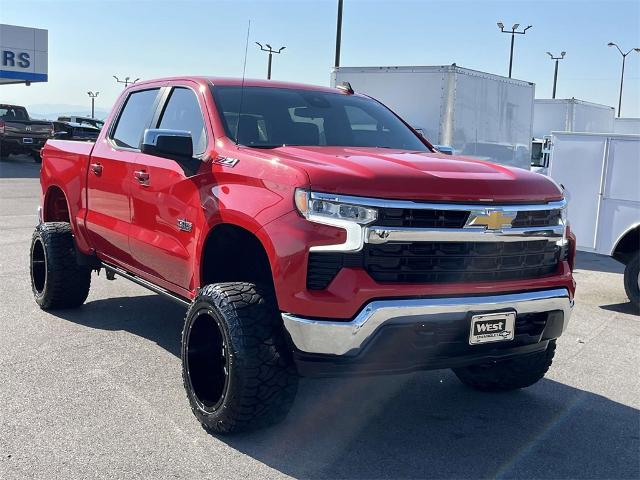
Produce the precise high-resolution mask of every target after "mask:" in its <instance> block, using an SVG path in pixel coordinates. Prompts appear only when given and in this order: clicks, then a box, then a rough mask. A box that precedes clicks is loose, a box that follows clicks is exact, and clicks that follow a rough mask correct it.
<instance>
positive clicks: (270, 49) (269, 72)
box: [256, 42, 287, 80]
mask: <svg viewBox="0 0 640 480" xmlns="http://www.w3.org/2000/svg"><path fill="white" fill-rule="evenodd" d="M256 45H258V46H259V47H260V50H262V51H263V52H269V66H268V67H267V80H271V59H272V58H273V54H274V53H280V52H282V50H284V49H285V48H287V47H280V49H278V50H274V49H273V48H271V45H269V44H268V43H266V44H265V46H266V47H267V48H264V47H263V46H262V44H261V43H260V42H256Z"/></svg>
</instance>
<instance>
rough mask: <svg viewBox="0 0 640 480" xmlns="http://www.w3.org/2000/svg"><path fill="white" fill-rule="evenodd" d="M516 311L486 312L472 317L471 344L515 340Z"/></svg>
mask: <svg viewBox="0 0 640 480" xmlns="http://www.w3.org/2000/svg"><path fill="white" fill-rule="evenodd" d="M515 326H516V312H500V313H485V314H482V315H474V316H472V317H471V332H469V345H478V344H481V343H489V342H503V341H507V340H513V336H514V330H515Z"/></svg>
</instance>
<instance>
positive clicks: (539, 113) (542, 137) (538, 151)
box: [531, 98, 615, 174]
mask: <svg viewBox="0 0 640 480" xmlns="http://www.w3.org/2000/svg"><path fill="white" fill-rule="evenodd" d="M614 117H615V110H614V108H613V107H609V106H607V105H601V104H599V103H592V102H585V101H584V100H578V99H577V98H567V99H563V98H554V99H547V98H536V99H535V101H534V107H533V143H532V147H531V150H532V153H531V167H532V170H534V171H536V172H539V173H544V174H546V173H547V167H548V166H549V153H550V150H549V149H550V146H551V144H550V142H549V140H550V138H549V137H550V135H551V132H591V133H612V132H613V131H614V130H613V119H614Z"/></svg>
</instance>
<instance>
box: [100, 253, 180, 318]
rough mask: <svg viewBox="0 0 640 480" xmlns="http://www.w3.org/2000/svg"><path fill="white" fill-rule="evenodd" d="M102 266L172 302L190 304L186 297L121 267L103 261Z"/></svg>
mask: <svg viewBox="0 0 640 480" xmlns="http://www.w3.org/2000/svg"><path fill="white" fill-rule="evenodd" d="M102 266H103V267H104V269H105V270H107V271H108V272H111V273H114V274H116V275H120V276H121V277H124V278H126V279H127V280H131V281H132V282H133V283H137V284H138V285H140V286H141V287H144V288H148V289H149V290H151V291H152V292H154V293H158V294H160V295H162V296H163V297H166V298H168V299H170V300H173V301H174V302H176V303H179V304H180V305H182V306H183V307H188V306H189V305H191V302H190V301H189V300H187V299H186V298H183V297H181V296H179V295H176V294H175V293H173V292H170V291H169V290H166V289H164V288H162V287H159V286H158V285H155V284H153V283H151V282H148V281H147V280H145V279H144V278H140V277H138V276H136V275H133V274H132V273H129V272H127V271H126V270H122V269H121V268H118V267H114V266H113V265H109V264H108V263H104V262H102Z"/></svg>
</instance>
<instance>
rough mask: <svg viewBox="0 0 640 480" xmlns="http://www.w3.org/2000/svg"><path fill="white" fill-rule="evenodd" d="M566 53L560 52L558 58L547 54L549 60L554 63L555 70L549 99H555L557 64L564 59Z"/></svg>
mask: <svg viewBox="0 0 640 480" xmlns="http://www.w3.org/2000/svg"><path fill="white" fill-rule="evenodd" d="M566 54H567V52H560V56H559V57H554V56H553V55H552V53H551V52H547V55H549V56H550V57H551V60H555V61H556V70H555V72H553V95H551V98H556V84H557V83H558V62H559V61H560V60H562V59H563V58H564V56H565V55H566Z"/></svg>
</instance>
